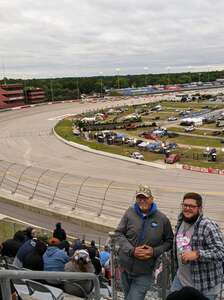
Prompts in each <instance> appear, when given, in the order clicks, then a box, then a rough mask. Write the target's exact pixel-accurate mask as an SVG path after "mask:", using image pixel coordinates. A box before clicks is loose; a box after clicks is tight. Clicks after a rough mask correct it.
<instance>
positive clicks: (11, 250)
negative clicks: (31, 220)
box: [1, 230, 25, 257]
mask: <svg viewBox="0 0 224 300" xmlns="http://www.w3.org/2000/svg"><path fill="white" fill-rule="evenodd" d="M24 241H25V236H24V233H23V231H21V230H19V231H17V232H16V233H15V234H14V237H13V239H8V240H6V241H4V242H3V243H2V248H1V255H2V256H8V257H15V256H16V253H17V251H18V250H19V248H20V247H21V246H22V244H23V243H24Z"/></svg>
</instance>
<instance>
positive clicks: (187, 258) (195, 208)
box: [171, 193, 224, 300]
mask: <svg viewBox="0 0 224 300" xmlns="http://www.w3.org/2000/svg"><path fill="white" fill-rule="evenodd" d="M174 254H175V258H176V259H175V262H176V266H177V273H176V276H175V278H174V281H173V284H172V287H171V291H176V290H180V289H182V287H184V286H191V287H194V288H196V289H197V290H199V291H200V292H201V293H203V294H204V295H205V296H206V297H208V298H209V299H211V300H213V299H216V296H217V295H218V294H219V293H220V290H221V282H222V280H223V265H224V238H223V234H222V232H221V231H220V229H219V227H218V225H217V224H216V223H215V222H213V221H211V220H210V219H208V218H206V217H204V216H203V214H202V197H201V195H199V194H197V193H187V194H185V195H184V198H183V202H182V212H181V214H180V215H179V219H178V223H177V227H176V233H175V239H174Z"/></svg>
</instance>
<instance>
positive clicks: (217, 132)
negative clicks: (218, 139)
mask: <svg viewBox="0 0 224 300" xmlns="http://www.w3.org/2000/svg"><path fill="white" fill-rule="evenodd" d="M221 134H222V132H221V131H212V135H214V136H218V135H221Z"/></svg>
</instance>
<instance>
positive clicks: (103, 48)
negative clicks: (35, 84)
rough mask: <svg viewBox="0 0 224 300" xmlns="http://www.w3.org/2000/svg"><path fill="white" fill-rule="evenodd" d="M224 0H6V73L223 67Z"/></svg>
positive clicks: (0, 28)
mask: <svg viewBox="0 0 224 300" xmlns="http://www.w3.org/2000/svg"><path fill="white" fill-rule="evenodd" d="M223 12H224V1H223V0H187V1H184V0H168V1H166V0H60V1H59V0H11V1H10V0H0V78H2V77H3V75H5V76H7V77H24V78H31V77H32V78H33V77H37V78H39V77H63V76H93V75H99V74H100V73H101V72H102V73H103V74H104V75H114V74H118V73H119V74H141V73H152V72H153V73H162V72H167V71H169V72H176V71H183V70H189V71H192V72H193V71H198V70H208V69H210V70H213V69H222V66H224V21H223Z"/></svg>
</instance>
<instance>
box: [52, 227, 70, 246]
mask: <svg viewBox="0 0 224 300" xmlns="http://www.w3.org/2000/svg"><path fill="white" fill-rule="evenodd" d="M55 226H56V228H55V229H54V232H53V237H54V238H56V239H58V240H59V241H61V242H62V241H65V240H66V238H67V235H66V232H65V230H64V229H63V228H62V227H61V223H60V222H59V223H57V224H56V225H55Z"/></svg>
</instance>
